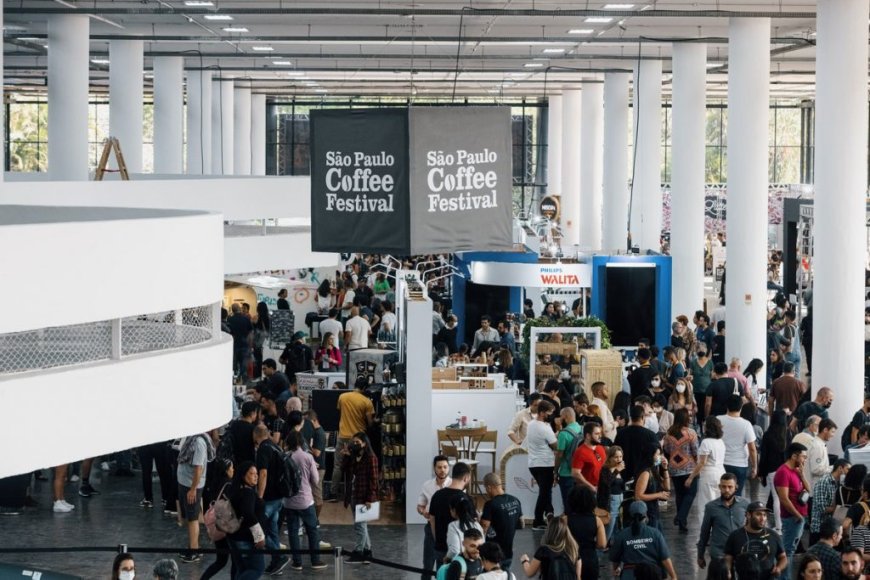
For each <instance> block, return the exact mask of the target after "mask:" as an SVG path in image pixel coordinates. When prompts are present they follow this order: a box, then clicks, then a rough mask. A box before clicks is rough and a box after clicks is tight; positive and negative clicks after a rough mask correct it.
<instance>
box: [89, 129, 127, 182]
mask: <svg viewBox="0 0 870 580" xmlns="http://www.w3.org/2000/svg"><path fill="white" fill-rule="evenodd" d="M113 151H114V153H115V160H116V161H117V162H118V169H106V165H108V163H109V154H110V153H111V152H113ZM106 173H120V174H121V179H122V180H124V181H130V174H129V173H127V164H126V163H125V162H124V154H123V153H121V144H120V143H119V142H118V138H117V137H109V138H108V139H106V140H105V142H104V143H103V152H102V154H101V155H100V162H99V163H97V169H96V171H95V172H94V181H102V180H103V176H104V175H105V174H106Z"/></svg>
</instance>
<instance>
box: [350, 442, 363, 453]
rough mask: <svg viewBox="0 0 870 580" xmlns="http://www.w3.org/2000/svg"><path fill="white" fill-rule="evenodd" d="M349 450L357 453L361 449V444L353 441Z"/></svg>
mask: <svg viewBox="0 0 870 580" xmlns="http://www.w3.org/2000/svg"><path fill="white" fill-rule="evenodd" d="M350 450H351V451H353V452H354V453H359V452H360V451H362V445H359V444H357V443H354V444H352V445H351V446H350Z"/></svg>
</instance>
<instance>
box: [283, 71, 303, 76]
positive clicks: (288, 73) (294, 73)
mask: <svg viewBox="0 0 870 580" xmlns="http://www.w3.org/2000/svg"><path fill="white" fill-rule="evenodd" d="M284 74H285V75H287V76H288V77H304V76H305V73H304V72H302V71H296V70H291V71H288V72H286V73H284Z"/></svg>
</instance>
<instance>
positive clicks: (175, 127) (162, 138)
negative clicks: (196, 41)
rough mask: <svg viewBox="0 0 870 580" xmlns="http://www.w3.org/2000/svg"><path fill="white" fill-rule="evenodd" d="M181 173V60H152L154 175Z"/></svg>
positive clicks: (166, 58) (182, 86) (182, 134)
mask: <svg viewBox="0 0 870 580" xmlns="http://www.w3.org/2000/svg"><path fill="white" fill-rule="evenodd" d="M183 172H184V59H183V58H182V57H180V56H159V57H156V58H155V59H154V173H157V174H163V175H174V174H179V173H183Z"/></svg>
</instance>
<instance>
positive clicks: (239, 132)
mask: <svg viewBox="0 0 870 580" xmlns="http://www.w3.org/2000/svg"><path fill="white" fill-rule="evenodd" d="M233 122H234V123H235V126H234V128H233V173H234V174H235V175H250V174H251V148H252V146H253V133H252V131H251V87H246V86H239V87H236V89H235V96H234V97H233Z"/></svg>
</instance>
